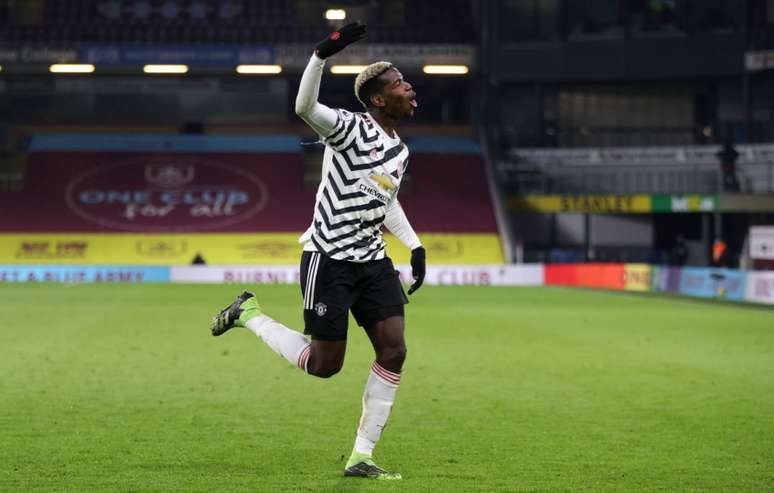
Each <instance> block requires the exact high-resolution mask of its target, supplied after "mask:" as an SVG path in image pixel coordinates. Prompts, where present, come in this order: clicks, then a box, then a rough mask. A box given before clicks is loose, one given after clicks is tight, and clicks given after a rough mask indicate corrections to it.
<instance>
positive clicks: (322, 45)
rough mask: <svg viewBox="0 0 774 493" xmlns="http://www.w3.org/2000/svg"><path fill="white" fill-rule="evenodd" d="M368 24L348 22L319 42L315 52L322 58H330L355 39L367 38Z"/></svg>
mask: <svg viewBox="0 0 774 493" xmlns="http://www.w3.org/2000/svg"><path fill="white" fill-rule="evenodd" d="M365 35H366V25H365V24H361V23H360V22H353V23H352V24H347V25H346V26H344V27H342V28H341V29H339V30H338V31H333V32H332V33H331V35H330V36H328V37H327V38H325V39H324V40H322V41H320V42H319V43H317V46H315V48H314V52H315V53H316V54H317V56H318V57H320V58H328V57H329V56H333V55H335V54H336V53H338V52H340V51H341V50H343V49H344V48H346V47H347V46H349V45H351V44H352V43H354V42H355V41H360V40H361V39H363V38H365Z"/></svg>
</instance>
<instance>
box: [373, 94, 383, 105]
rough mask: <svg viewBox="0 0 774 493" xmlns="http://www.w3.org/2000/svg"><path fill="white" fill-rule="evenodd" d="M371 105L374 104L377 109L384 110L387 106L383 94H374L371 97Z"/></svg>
mask: <svg viewBox="0 0 774 493" xmlns="http://www.w3.org/2000/svg"><path fill="white" fill-rule="evenodd" d="M371 104H373V105H374V106H375V107H377V108H383V107H384V105H385V102H384V96H382V95H381V94H374V95H373V96H371Z"/></svg>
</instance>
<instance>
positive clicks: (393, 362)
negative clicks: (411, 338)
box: [379, 344, 408, 370]
mask: <svg viewBox="0 0 774 493" xmlns="http://www.w3.org/2000/svg"><path fill="white" fill-rule="evenodd" d="M407 353H408V350H407V349H406V345H405V344H399V345H396V346H389V347H386V348H384V349H382V351H381V354H380V355H379V360H380V361H381V362H382V363H383V364H384V365H385V366H387V367H389V368H393V369H395V370H399V369H400V368H401V367H402V366H403V362H404V361H406V354H407ZM389 368H388V369H389Z"/></svg>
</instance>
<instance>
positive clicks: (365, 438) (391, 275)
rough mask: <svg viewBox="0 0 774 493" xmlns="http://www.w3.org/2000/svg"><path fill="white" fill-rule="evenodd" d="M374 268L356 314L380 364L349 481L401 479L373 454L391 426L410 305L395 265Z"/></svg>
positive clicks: (366, 398)
mask: <svg viewBox="0 0 774 493" xmlns="http://www.w3.org/2000/svg"><path fill="white" fill-rule="evenodd" d="M385 260H386V261H385V262H381V263H376V264H373V265H372V268H373V270H374V271H375V273H374V275H373V277H372V278H371V280H370V282H369V283H368V285H367V287H366V289H364V292H363V294H362V295H361V297H360V299H359V300H358V302H357V303H356V304H355V306H353V308H352V312H353V314H354V315H355V318H356V319H357V321H358V324H360V325H362V326H363V327H364V328H365V330H366V333H367V334H368V337H369V339H370V340H371V343H372V344H373V347H374V353H375V355H376V361H374V363H373V364H372V365H371V371H370V373H369V375H368V380H367V381H366V387H365V391H364V392H363V413H362V415H361V418H360V424H359V426H358V429H357V437H356V438H355V446H354V448H353V450H352V454H351V455H350V458H349V461H347V465H346V468H345V471H344V474H345V475H347V476H360V477H369V478H378V479H400V474H398V473H390V472H387V471H385V470H383V469H381V468H380V467H378V466H377V465H376V464H375V463H374V461H373V458H372V457H373V450H374V447H375V446H376V443H377V442H378V441H379V438H380V437H381V434H382V431H383V430H384V427H385V426H386V424H387V419H388V418H389V416H390V411H391V410H392V405H393V403H394V402H395V395H396V393H397V391H398V386H399V384H400V377H401V370H402V368H403V362H404V361H405V359H406V342H405V339H404V318H403V304H404V303H406V302H407V300H406V297H405V295H404V294H403V289H402V287H401V285H400V280H399V278H398V276H397V274H396V273H395V270H394V268H393V266H392V262H390V261H389V259H385Z"/></svg>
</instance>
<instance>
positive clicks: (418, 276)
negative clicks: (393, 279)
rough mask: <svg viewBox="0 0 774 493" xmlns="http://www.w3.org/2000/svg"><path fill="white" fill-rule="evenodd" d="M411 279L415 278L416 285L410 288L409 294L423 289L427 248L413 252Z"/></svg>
mask: <svg viewBox="0 0 774 493" xmlns="http://www.w3.org/2000/svg"><path fill="white" fill-rule="evenodd" d="M411 277H413V278H414V284H412V285H411V287H410V288H409V290H408V294H411V293H413V292H414V291H416V290H417V289H419V288H421V287H422V283H423V282H425V247H416V248H415V249H413V250H411Z"/></svg>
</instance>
